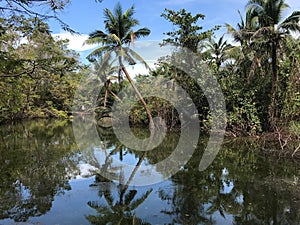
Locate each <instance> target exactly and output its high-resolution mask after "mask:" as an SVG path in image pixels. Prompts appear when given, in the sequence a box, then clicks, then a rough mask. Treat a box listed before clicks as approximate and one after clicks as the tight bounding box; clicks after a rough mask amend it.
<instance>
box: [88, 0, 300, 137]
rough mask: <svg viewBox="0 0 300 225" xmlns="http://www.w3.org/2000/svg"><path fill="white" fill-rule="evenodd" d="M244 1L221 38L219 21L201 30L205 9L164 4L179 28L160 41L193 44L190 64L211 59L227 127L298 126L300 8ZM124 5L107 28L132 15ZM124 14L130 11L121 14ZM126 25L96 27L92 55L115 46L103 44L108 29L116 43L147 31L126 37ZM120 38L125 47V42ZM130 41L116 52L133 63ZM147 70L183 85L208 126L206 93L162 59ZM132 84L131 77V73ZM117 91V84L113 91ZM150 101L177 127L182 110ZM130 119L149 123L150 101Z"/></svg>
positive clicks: (241, 131)
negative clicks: (195, 57)
mask: <svg viewBox="0 0 300 225" xmlns="http://www.w3.org/2000/svg"><path fill="white" fill-rule="evenodd" d="M118 7H119V8H118ZM245 7H246V15H245V16H243V15H241V13H240V12H239V14H240V18H241V21H240V22H239V23H238V24H237V26H233V25H230V24H225V26H226V28H227V31H226V34H224V35H222V36H221V37H216V34H215V31H216V30H218V29H219V28H220V26H215V27H213V28H212V29H210V30H207V31H203V30H202V29H203V28H202V27H201V26H200V25H198V24H199V22H198V20H199V19H204V18H205V16H204V15H202V14H196V15H194V16H193V15H192V14H191V13H189V12H187V11H186V10H185V9H182V10H179V11H174V10H170V9H166V10H165V11H164V12H163V14H162V17H163V18H164V19H166V20H167V21H169V22H171V23H172V25H173V26H174V27H177V29H175V30H173V31H170V32H166V33H165V35H167V38H166V39H164V40H163V42H162V43H161V45H167V44H172V45H175V46H181V47H184V48H188V49H190V50H191V51H192V52H194V53H195V54H197V55H198V56H199V57H201V59H202V60H201V62H193V63H194V64H193V65H192V66H193V67H195V68H196V69H198V68H200V67H201V66H202V65H203V64H206V65H208V70H209V73H210V74H211V75H212V76H215V77H216V78H217V79H218V82H219V83H220V85H221V88H222V91H223V94H224V97H225V100H226V106H227V124H228V126H227V131H228V133H230V134H231V135H257V134H258V133H261V132H269V131H271V132H274V133H275V134H276V133H277V134H278V131H279V130H280V132H283V133H286V132H287V133H289V132H290V131H291V129H290V127H291V124H293V126H294V127H299V118H300V108H299V107H300V98H299V90H300V86H299V85H300V83H299V56H300V55H299V47H300V45H299V38H297V34H298V32H299V31H300V25H299V19H300V12H299V11H295V12H292V14H291V15H289V16H287V17H286V18H283V13H284V12H285V10H286V9H287V7H288V5H287V4H286V3H285V2H284V1H283V0H251V1H249V2H248V3H247V4H246V6H245ZM117 9H118V10H119V11H118V10H117ZM120 9H121V8H120V6H117V7H116V10H115V14H113V13H112V12H111V11H109V10H106V11H105V15H106V17H107V18H109V19H107V20H106V21H105V23H106V28H108V27H111V26H112V25H113V24H116V23H115V19H116V18H119V19H122V20H123V23H122V24H126V23H125V21H126V22H128V21H127V18H125V17H124V18H123V17H121V16H117V15H121V10H120ZM118 13H119V14H118ZM127 13H128V11H126V12H125V13H124V14H123V15H124V16H125V15H126V14H127ZM132 13H133V11H132ZM131 15H132V14H131ZM131 19H132V21H133V22H132V23H135V20H134V19H133V18H131ZM118 28H120V26H118ZM122 29H123V28H122ZM121 31H123V30H115V29H111V30H109V29H107V32H108V33H107V34H104V33H103V32H98V33H97V32H96V33H97V34H98V35H97V36H95V34H96V33H92V34H91V36H90V39H89V40H88V41H87V42H89V43H95V42H94V41H96V40H97V41H98V42H99V41H100V42H101V43H102V44H104V45H103V46H102V47H101V48H99V49H97V50H96V51H95V52H93V53H92V55H94V56H95V53H96V54H99V53H102V54H103V52H107V51H106V50H107V49H108V48H109V49H111V48H114V45H112V43H110V44H109V45H107V44H108V42H107V41H106V42H104V39H103V38H106V37H107V35H108V36H109V37H112V38H114V41H116V40H123V38H124V37H127V41H124V42H123V43H124V44H128V46H129V45H130V44H133V43H134V40H135V38H138V37H140V36H142V35H135V34H134V32H133V31H132V30H131V28H128V29H127V30H126V31H127V32H129V33H127V34H126V35H127V36H126V35H125V36H124V34H123V33H121ZM130 32H131V33H130ZM144 34H145V33H144ZM225 35H226V36H225ZM228 35H231V36H232V38H233V39H234V43H229V42H228V40H226V38H225V37H228ZM99 38H100V39H99ZM92 40H93V41H92ZM118 43H119V45H121V43H122V42H121V41H119V42H118ZM128 46H126V48H125V49H124V50H123V51H122V52H119V53H118V56H119V57H120V58H121V57H123V58H124V59H127V61H128V62H129V64H131V63H132V64H134V62H133V61H132V58H130V57H128V53H129V52H130V51H129V48H128ZM120 55H121V56H120ZM119 62H120V60H119ZM119 65H122V64H119ZM121 68H122V66H121ZM119 70H120V69H119ZM125 74H126V73H125ZM119 75H120V73H119ZM150 76H156V77H159V76H161V77H164V78H167V79H169V80H170V83H172V82H175V83H177V84H179V85H180V86H181V87H182V88H184V90H185V91H186V92H187V93H188V95H189V96H190V97H191V98H192V99H193V102H194V103H195V105H196V107H197V109H198V114H197V115H195V116H198V117H199V119H200V121H201V124H202V127H203V128H205V129H206V128H209V127H210V122H211V117H210V116H211V115H210V109H209V105H208V102H207V99H206V97H205V96H204V94H203V92H202V90H201V88H200V87H199V85H198V84H197V83H196V82H195V81H194V80H193V79H191V78H190V77H189V76H188V75H187V74H185V73H184V72H183V71H180V70H179V69H178V68H175V67H174V66H172V65H170V64H169V63H166V60H165V59H163V60H161V61H160V62H159V66H158V67H157V68H156V69H155V70H154V71H151V72H150ZM147 79H148V75H146V76H144V75H140V76H138V77H137V78H136V81H137V84H136V86H137V87H139V88H145V87H144V86H143V83H144V82H145V80H147ZM119 80H120V78H119ZM129 82H130V83H132V81H131V80H130V79H129ZM200 82H201V81H200ZM203 82H204V81H203ZM123 86H124V85H123ZM157 91H158V92H160V91H161V92H162V91H164V90H157ZM115 92H118V90H117V89H115ZM105 99H107V98H105ZM181 100H182V101H184V99H181ZM179 101H180V99H179ZM145 103H146V105H147V106H148V109H149V110H150V112H151V115H152V116H161V117H163V118H164V119H165V120H166V121H167V124H168V125H169V127H172V126H174V127H176V126H177V125H178V124H179V123H178V121H179V119H180V118H179V117H180V115H178V114H176V112H174V108H173V106H172V105H171V104H168V103H167V102H165V101H163V100H162V99H159V98H146V99H145ZM147 114H149V112H148V111H147ZM131 121H132V123H133V124H147V123H148V122H149V116H145V104H137V105H135V106H134V107H133V109H132V111H131ZM282 127H284V129H282ZM293 130H297V128H296V129H293ZM294 134H295V136H294V137H295V138H299V134H298V133H297V132H296V133H295V132H294Z"/></svg>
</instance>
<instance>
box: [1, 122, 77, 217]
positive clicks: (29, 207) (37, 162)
mask: <svg viewBox="0 0 300 225" xmlns="http://www.w3.org/2000/svg"><path fill="white" fill-rule="evenodd" d="M0 139H1V140H0V171H1V173H0V202H1V205H0V219H4V218H11V219H14V220H15V221H26V220H27V219H28V218H29V217H30V216H39V215H42V214H45V213H46V212H47V211H48V210H50V208H51V206H52V201H53V199H54V196H55V195H56V194H58V193H61V192H63V191H64V190H68V189H69V188H70V186H69V184H68V182H67V180H68V176H70V175H72V174H71V172H73V173H74V171H76V165H77V164H76V163H75V162H74V161H76V156H75V155H74V156H73V157H70V154H71V153H70V151H71V150H72V149H75V143H74V138H73V136H72V129H71V126H70V124H68V123H67V121H53V122H52V123H51V122H49V120H47V121H45V120H38V121H33V122H27V123H23V124H17V125H5V126H2V127H1V130H0ZM73 154H74V153H73ZM73 175H75V174H73Z"/></svg>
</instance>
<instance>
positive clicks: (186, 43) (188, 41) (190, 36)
mask: <svg viewBox="0 0 300 225" xmlns="http://www.w3.org/2000/svg"><path fill="white" fill-rule="evenodd" d="M161 16H162V17H163V18H165V19H166V20H168V21H169V22H171V23H172V24H173V25H175V26H178V27H179V29H178V30H175V31H170V32H166V33H164V34H165V35H167V36H169V38H167V39H164V40H163V43H162V45H166V44H173V45H175V46H176V45H177V46H178V45H179V46H182V47H185V48H189V49H190V50H191V51H193V52H197V51H198V50H199V47H200V46H199V45H200V43H201V42H202V41H203V40H206V39H207V38H209V37H211V35H212V33H213V31H214V30H216V29H218V28H219V27H218V26H216V27H214V28H213V29H211V30H208V31H205V32H200V33H199V31H200V30H202V29H203V28H202V27H201V26H198V25H197V22H198V20H199V19H202V20H203V19H204V18H205V16H204V15H203V14H196V15H195V16H193V15H192V14H191V13H190V12H187V11H186V10H185V9H181V10H179V11H174V10H170V9H165V11H164V13H163V14H162V15H161Z"/></svg>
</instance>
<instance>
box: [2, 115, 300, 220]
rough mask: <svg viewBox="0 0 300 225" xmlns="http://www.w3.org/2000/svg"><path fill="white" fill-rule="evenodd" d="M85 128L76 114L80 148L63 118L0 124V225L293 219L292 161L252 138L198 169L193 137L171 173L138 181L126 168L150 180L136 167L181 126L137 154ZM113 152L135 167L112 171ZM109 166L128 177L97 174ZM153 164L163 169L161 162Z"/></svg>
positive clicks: (164, 147) (229, 144) (299, 211)
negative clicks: (189, 152)
mask: <svg viewBox="0 0 300 225" xmlns="http://www.w3.org/2000/svg"><path fill="white" fill-rule="evenodd" d="M90 129H91V128H90V127H89V126H88V125H87V126H86V127H85V123H82V127H81V131H82V133H81V135H82V137H81V139H82V140H85V141H84V143H81V146H80V149H79V148H78V145H77V144H78V143H76V141H75V139H74V134H73V127H72V123H71V122H67V121H59V120H34V121H27V122H20V123H16V124H6V125H2V126H0V225H6V224H36V225H38V224H39V225H41V224H46V225H48V224H49V225H58V224H59V225H67V224H69V225H77V224H78V225H80V224H82V225H85V224H112V225H114V224H121V225H127V224H132V225H137V224H153V225H156V224H174V225H175V224H176V225H178V224H184V225H194V224H195V225H196V224H220V225H226V224H237V225H240V224H249V225H250V224H251V225H253V224H273V225H275V224H300V181H298V178H299V177H300V165H299V164H297V163H294V162H291V161H285V160H276V159H272V158H270V157H266V156H264V155H262V154H258V153H257V151H256V149H257V148H258V146H256V145H255V143H254V142H252V143H251V141H246V140H236V139H235V140H227V139H226V140H225V141H224V144H223V146H222V149H221V150H220V151H219V153H218V156H217V158H216V159H215V160H214V161H213V163H212V164H211V165H210V166H209V167H208V169H206V170H205V171H202V172H200V171H199V170H198V165H199V162H200V159H201V157H202V154H203V150H204V148H205V145H206V143H207V138H206V137H203V138H200V140H199V144H198V147H197V148H196V150H195V152H194V154H193V156H192V158H191V159H190V161H189V162H188V163H187V164H186V165H185V166H184V167H182V168H181V169H180V171H179V172H177V173H176V174H175V175H173V176H171V177H170V178H168V179H166V180H165V181H162V182H159V183H155V184H152V185H147V186H139V185H132V184H131V183H130V177H131V176H132V177H133V176H137V177H139V179H141V180H142V179H148V177H149V174H147V171H138V170H139V169H140V166H143V165H148V166H149V165H150V166H151V165H155V164H156V163H157V162H159V161H161V160H163V159H164V158H166V157H168V156H169V155H170V154H171V153H172V150H173V149H174V147H175V146H176V144H177V143H178V138H179V136H180V134H174V133H172V134H168V135H167V136H166V137H165V138H164V140H163V143H162V144H161V145H159V146H158V147H157V148H156V149H154V150H153V151H147V152H146V153H144V152H141V151H133V150H131V149H128V148H127V147H126V146H124V145H122V143H120V142H119V141H118V139H117V138H116V136H115V135H114V132H113V130H111V129H100V128H99V129H98V130H97V132H98V134H99V138H100V139H99V143H95V142H93V141H89V140H90V139H91V138H92V137H91V135H90V134H89V131H90ZM135 133H136V135H137V136H139V137H143V136H147V134H145V132H144V131H141V130H135ZM115 161H119V162H126V163H128V164H132V165H133V166H135V171H134V172H133V171H132V173H131V172H129V171H126V170H124V171H123V173H118V171H119V170H118V169H120V168H118V165H117V164H114V162H115ZM107 168H109V173H110V176H111V177H114V179H115V180H116V181H118V180H119V181H121V182H123V183H124V184H126V185H120V184H119V183H118V182H112V181H109V180H107V179H106V178H104V177H103V176H102V175H103V171H104V170H105V169H106V171H107ZM148 172H149V171H148ZM154 173H155V174H156V176H161V177H164V176H166V174H163V172H162V170H160V168H156V169H155V171H154ZM101 174H102V175H101ZM128 177H129V178H128Z"/></svg>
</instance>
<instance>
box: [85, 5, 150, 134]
mask: <svg viewBox="0 0 300 225" xmlns="http://www.w3.org/2000/svg"><path fill="white" fill-rule="evenodd" d="M134 12H135V11H134V6H131V7H130V8H129V9H127V10H126V11H125V12H123V9H122V6H121V4H120V3H117V5H116V6H115V8H114V11H113V12H112V11H111V10H109V9H107V8H106V9H104V18H105V20H104V23H105V30H106V33H105V32H103V31H101V30H96V31H94V32H92V33H90V35H89V38H88V39H87V40H86V41H85V43H86V44H101V47H99V48H97V49H95V50H94V51H93V52H91V53H90V54H89V55H88V57H87V58H88V59H89V60H93V59H95V58H97V57H99V56H101V55H103V54H115V55H116V56H117V58H118V63H119V73H118V80H119V84H120V89H121V88H122V72H124V74H125V76H126V78H127V79H128V81H129V83H130V84H131V86H132V87H133V89H134V91H135V92H136V94H137V96H138V97H139V99H140V101H141V103H142V104H143V106H144V108H145V110H146V112H147V115H148V119H149V123H150V128H151V129H154V122H153V118H152V115H151V113H150V110H149V108H148V106H147V104H146V102H145V100H144V99H143V97H142V95H141V94H140V92H139V90H138V89H137V88H136V86H135V84H134V82H133V80H132V78H131V77H130V75H129V73H128V72H127V70H126V68H125V66H124V64H123V61H127V62H128V63H129V65H134V64H136V61H135V60H138V61H140V62H142V63H143V64H144V65H145V66H146V68H148V69H150V68H149V66H148V65H147V63H146V62H145V61H144V60H143V58H142V57H141V56H140V55H138V54H137V53H136V52H135V51H133V50H132V49H131V48H130V44H133V43H134V40H135V39H137V38H140V37H144V36H148V35H149V34H150V30H149V29H148V28H146V27H144V28H141V29H138V30H137V31H133V27H135V26H137V25H139V21H138V20H136V19H134V18H133V14H134Z"/></svg>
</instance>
